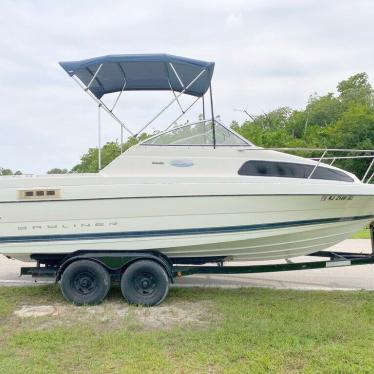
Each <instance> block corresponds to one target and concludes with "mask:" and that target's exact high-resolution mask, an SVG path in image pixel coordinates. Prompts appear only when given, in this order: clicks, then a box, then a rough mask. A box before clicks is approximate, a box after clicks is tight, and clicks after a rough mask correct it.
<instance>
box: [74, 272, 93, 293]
mask: <svg viewBox="0 0 374 374" xmlns="http://www.w3.org/2000/svg"><path fill="white" fill-rule="evenodd" d="M72 283H73V287H74V289H75V290H76V291H77V292H78V293H80V294H81V295H89V294H90V293H92V292H93V291H94V290H95V288H96V279H95V276H94V275H93V274H91V273H89V272H81V273H78V274H77V275H76V276H75V277H74V278H73V282H72Z"/></svg>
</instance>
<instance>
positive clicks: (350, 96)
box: [232, 73, 374, 177]
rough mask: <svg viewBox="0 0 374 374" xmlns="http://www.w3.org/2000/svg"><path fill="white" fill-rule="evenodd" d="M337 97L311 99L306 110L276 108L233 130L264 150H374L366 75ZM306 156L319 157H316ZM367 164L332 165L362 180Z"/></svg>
mask: <svg viewBox="0 0 374 374" xmlns="http://www.w3.org/2000/svg"><path fill="white" fill-rule="evenodd" d="M337 91H338V92H337V94H336V95H334V94H333V93H328V94H327V95H325V96H318V95H314V96H311V97H310V99H309V102H308V104H307V106H306V108H305V110H291V109H290V108H279V109H277V110H273V111H271V112H269V113H264V114H262V115H259V116H251V120H249V121H245V122H244V123H242V124H238V123H236V122H233V123H232V128H233V129H235V130H236V131H238V132H239V133H240V134H241V135H242V136H244V137H246V138H248V139H249V140H251V141H252V142H253V143H255V144H256V145H259V146H263V147H308V148H350V149H352V148H356V149H370V150H373V149H374V91H373V89H372V87H371V85H370V83H369V81H368V76H367V74H366V73H359V74H356V75H353V76H352V77H350V78H348V79H346V80H343V81H341V82H340V83H339V84H338V86H337ZM309 156H320V153H316V154H313V155H309ZM369 163H370V160H369V159H367V160H363V159H361V160H344V161H342V160H340V161H337V162H336V163H335V164H334V165H336V166H338V167H342V168H344V169H346V170H350V171H354V172H355V173H356V175H357V176H358V177H362V176H363V174H364V172H365V170H366V168H367V167H368V165H369Z"/></svg>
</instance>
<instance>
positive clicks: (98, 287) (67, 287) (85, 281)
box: [60, 260, 111, 305]
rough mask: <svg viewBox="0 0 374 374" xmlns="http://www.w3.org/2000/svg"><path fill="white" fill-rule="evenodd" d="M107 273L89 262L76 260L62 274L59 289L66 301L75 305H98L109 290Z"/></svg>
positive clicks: (109, 283) (109, 281) (94, 263)
mask: <svg viewBox="0 0 374 374" xmlns="http://www.w3.org/2000/svg"><path fill="white" fill-rule="evenodd" d="M110 285H111V279H110V275H109V273H108V271H107V270H106V269H105V268H104V267H103V266H102V265H100V264H99V263H97V262H95V261H91V260H77V261H75V262H73V263H72V264H70V265H69V266H68V267H67V268H66V269H65V270H64V272H63V273H62V277H61V281H60V289H61V292H62V294H63V296H64V297H65V299H66V300H68V301H70V302H72V303H73V304H75V305H95V304H100V303H101V302H102V301H103V300H104V298H105V296H106V295H107V294H108V291H109V289H110Z"/></svg>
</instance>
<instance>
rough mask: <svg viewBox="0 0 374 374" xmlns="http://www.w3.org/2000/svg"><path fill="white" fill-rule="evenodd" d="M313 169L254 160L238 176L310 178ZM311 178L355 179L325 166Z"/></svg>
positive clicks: (289, 163)
mask: <svg viewBox="0 0 374 374" xmlns="http://www.w3.org/2000/svg"><path fill="white" fill-rule="evenodd" d="M313 168H314V166H313V165H305V164H296V163H292V162H277V161H257V160H252V161H247V162H245V163H244V164H243V165H242V166H241V168H240V169H239V171H238V174H239V175H248V176H262V177H279V178H282V177H283V178H308V176H309V175H310V173H311V172H312V171H313ZM311 178H312V179H325V180H335V181H343V182H353V179H352V178H351V177H350V176H349V175H347V174H346V173H344V172H342V171H340V170H335V169H330V168H326V167H323V166H318V167H317V169H316V170H315V171H314V173H313V175H312V177H311Z"/></svg>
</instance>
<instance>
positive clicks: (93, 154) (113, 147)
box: [71, 133, 149, 173]
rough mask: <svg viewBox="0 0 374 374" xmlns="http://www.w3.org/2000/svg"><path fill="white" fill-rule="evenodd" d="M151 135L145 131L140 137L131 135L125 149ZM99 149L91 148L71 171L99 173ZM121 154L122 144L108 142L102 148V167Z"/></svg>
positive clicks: (124, 146)
mask: <svg viewBox="0 0 374 374" xmlns="http://www.w3.org/2000/svg"><path fill="white" fill-rule="evenodd" d="M147 137H149V135H148V134H146V133H143V134H141V135H140V136H139V137H137V138H135V137H131V138H129V139H128V140H127V141H126V143H124V144H123V150H124V151H125V150H127V149H128V148H130V147H132V146H133V145H135V144H137V143H138V142H140V141H143V140H145V139H146V138H147ZM98 154H99V152H98V149H97V148H90V149H89V150H88V152H87V153H86V154H84V155H83V156H82V158H81V162H80V163H79V164H78V165H75V166H74V167H73V168H72V170H71V172H72V173H97V171H98ZM120 154H121V145H120V144H119V143H117V142H108V143H106V144H105V145H104V146H103V147H102V148H101V165H102V167H105V166H107V165H108V164H109V163H111V162H112V161H113V160H114V159H115V158H117V157H118V156H119V155H120Z"/></svg>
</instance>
